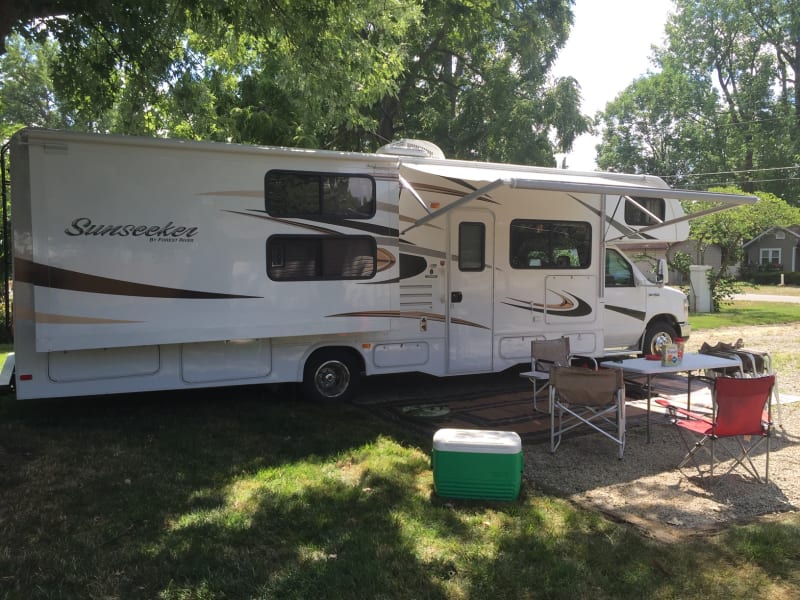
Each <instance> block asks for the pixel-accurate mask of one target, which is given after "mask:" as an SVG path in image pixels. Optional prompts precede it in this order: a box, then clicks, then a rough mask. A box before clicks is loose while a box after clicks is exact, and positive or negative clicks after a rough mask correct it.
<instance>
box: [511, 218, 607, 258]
mask: <svg viewBox="0 0 800 600" xmlns="http://www.w3.org/2000/svg"><path fill="white" fill-rule="evenodd" d="M509 237H510V240H511V248H510V249H509V260H510V263H511V266H512V267H513V268H515V269H585V268H587V267H588V266H589V265H590V264H591V260H592V227H591V225H590V224H589V223H586V222H583V221H546V220H534V219H515V220H513V221H512V222H511V231H510V236H509Z"/></svg>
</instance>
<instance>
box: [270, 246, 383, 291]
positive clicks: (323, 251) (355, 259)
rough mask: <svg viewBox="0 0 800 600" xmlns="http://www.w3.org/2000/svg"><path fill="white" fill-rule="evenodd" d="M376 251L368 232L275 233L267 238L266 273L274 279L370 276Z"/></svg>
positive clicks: (375, 268) (374, 265)
mask: <svg viewBox="0 0 800 600" xmlns="http://www.w3.org/2000/svg"><path fill="white" fill-rule="evenodd" d="M377 253H378V248H377V244H376V243H375V239H374V238H371V237H368V236H348V237H335V236H316V235H273V236H271V237H270V238H269V239H268V240H267V275H269V278H270V279H273V280H275V281H310V280H331V279H370V278H372V277H374V276H375V273H376V271H377V263H378V260H377Z"/></svg>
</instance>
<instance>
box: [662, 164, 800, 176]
mask: <svg viewBox="0 0 800 600" xmlns="http://www.w3.org/2000/svg"><path fill="white" fill-rule="evenodd" d="M789 169H800V165H791V166H786V167H764V168H763V169H741V170H730V171H709V172H707V173H687V174H685V175H661V179H679V178H685V177H700V176H701V175H727V174H728V173H730V174H731V175H741V174H744V173H764V172H766V171H785V170H789Z"/></svg>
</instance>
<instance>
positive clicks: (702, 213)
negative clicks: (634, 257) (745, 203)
mask: <svg viewBox="0 0 800 600" xmlns="http://www.w3.org/2000/svg"><path fill="white" fill-rule="evenodd" d="M729 208H731V207H730V206H729V205H728V206H725V205H723V206H715V207H714V208H707V209H706V210H700V211H697V212H695V213H689V214H685V215H683V216H682V217H676V218H675V219H670V220H669V221H662V222H661V223H656V224H655V225H648V226H647V227H642V228H641V229H637V230H636V231H634V232H631V233H630V234H628V235H621V236H619V237H615V238H614V239H611V240H608V241H609V242H615V241H617V240H624V239H625V238H628V237H631V236H632V235H636V234H639V233H645V232H647V231H650V230H651V229H660V228H661V227H666V226H668V225H674V224H675V223H682V222H683V221H691V220H692V219H696V218H698V217H705V216H706V215H711V214H714V213H715V212H720V211H721V210H728V209H729Z"/></svg>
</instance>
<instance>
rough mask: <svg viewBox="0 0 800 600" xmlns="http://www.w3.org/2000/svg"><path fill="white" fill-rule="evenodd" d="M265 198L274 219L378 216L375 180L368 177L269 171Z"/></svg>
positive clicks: (265, 182) (269, 212) (266, 177)
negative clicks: (376, 211) (376, 213)
mask: <svg viewBox="0 0 800 600" xmlns="http://www.w3.org/2000/svg"><path fill="white" fill-rule="evenodd" d="M264 197H265V203H266V210H267V213H268V214H270V215H272V216H273V217H309V216H317V217H320V216H322V217H345V218H348V219H370V218H372V217H374V216H375V207H376V202H375V180H374V179H373V178H372V177H369V176H367V175H340V174H336V173H311V172H297V171H268V172H267V174H266V175H265V176H264Z"/></svg>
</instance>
